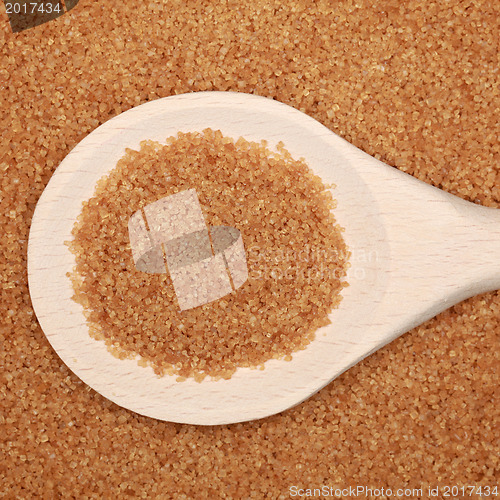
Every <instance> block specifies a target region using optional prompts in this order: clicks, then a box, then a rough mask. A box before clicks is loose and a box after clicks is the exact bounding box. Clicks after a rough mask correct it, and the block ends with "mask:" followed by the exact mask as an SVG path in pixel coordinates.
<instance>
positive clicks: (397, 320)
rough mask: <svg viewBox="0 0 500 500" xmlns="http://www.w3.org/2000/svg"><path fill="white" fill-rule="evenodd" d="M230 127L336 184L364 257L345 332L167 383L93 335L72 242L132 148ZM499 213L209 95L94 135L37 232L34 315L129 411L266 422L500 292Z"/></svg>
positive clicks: (276, 117)
mask: <svg viewBox="0 0 500 500" xmlns="http://www.w3.org/2000/svg"><path fill="white" fill-rule="evenodd" d="M206 127H210V128H212V129H219V130H221V131H222V133H223V134H224V135H227V136H230V137H233V138H238V137H240V136H242V137H244V138H245V139H247V140H250V141H260V140H262V139H265V140H267V141H268V143H269V145H270V146H273V145H276V144H277V143H278V142H279V141H283V142H284V144H285V147H286V148H287V149H288V150H289V151H290V153H291V154H292V155H293V156H294V157H295V158H300V157H304V158H305V160H306V161H307V163H308V164H309V166H310V167H311V168H312V169H313V171H314V172H316V173H317V174H318V175H319V176H320V177H321V178H322V179H323V181H324V182H325V183H326V184H331V183H334V184H335V185H336V186H337V188H336V189H335V191H334V196H335V198H336V199H337V201H338V207H337V208H336V210H335V216H336V218H337V220H338V222H339V223H340V225H341V226H343V227H344V228H345V233H344V237H345V240H346V243H347V245H348V246H349V249H350V250H351V252H352V258H351V263H352V267H351V268H350V269H349V272H348V276H347V280H348V282H349V283H350V286H349V287H348V288H346V289H345V290H344V291H343V300H342V302H341V304H340V308H339V309H337V310H334V311H333V312H332V314H331V320H332V324H331V325H330V326H328V327H325V328H322V329H320V330H319V331H318V332H317V335H316V339H315V340H314V341H313V342H312V343H311V344H310V345H309V346H308V347H307V349H305V350H303V351H300V352H298V353H296V354H294V355H293V360H292V361H288V362H287V361H279V360H271V361H268V362H267V363H266V366H265V369H264V370H255V369H248V368H240V369H238V370H237V372H236V373H235V374H234V375H233V376H232V378H231V379H229V380H219V381H213V380H210V379H207V380H205V381H203V382H202V383H198V382H195V381H194V380H190V379H188V380H187V381H184V382H176V377H175V376H165V377H162V378H159V377H157V376H155V375H154V373H153V371H152V369H150V368H144V367H140V366H138V365H137V362H136V361H134V360H118V359H117V358H115V357H113V356H112V355H111V354H110V353H109V352H108V350H107V349H106V347H105V345H104V343H103V342H99V341H96V340H93V339H92V338H91V337H90V336H89V334H88V327H87V325H86V322H85V318H84V315H83V311H82V308H81V306H80V305H78V304H76V303H75V302H74V301H73V300H72V299H71V296H72V295H73V290H72V286H71V283H70V280H69V278H68V277H67V276H66V273H67V272H68V271H71V270H72V269H73V266H74V256H73V255H72V254H71V253H70V251H69V250H68V248H67V246H66V245H65V244H64V242H65V241H67V240H69V239H71V230H72V227H73V224H74V222H75V220H76V218H77V216H78V215H79V213H80V211H81V207H82V201H84V200H87V199H89V198H90V197H91V196H92V195H93V193H94V188H95V185H96V182H97V180H98V179H100V178H101V177H102V176H103V175H104V174H106V173H108V172H109V171H110V170H112V169H113V168H114V167H115V165H116V163H117V161H118V159H119V158H120V157H121V156H122V155H123V154H124V151H125V148H126V147H128V148H133V149H138V148H139V143H140V142H141V141H143V140H145V139H151V140H155V141H159V142H164V141H165V139H166V138H167V137H169V136H172V135H175V134H176V133H177V132H179V131H183V132H188V131H201V130H203V129H204V128H206ZM499 256H500V211H498V210H495V209H490V208H485V207H481V206H477V205H474V204H472V203H469V202H466V201H463V200H462V199H460V198H457V197H455V196H452V195H450V194H448V193H445V192H443V191H441V190H439V189H437V188H434V187H432V186H429V185H427V184H425V183H423V182H420V181H418V180H416V179H415V178H413V177H411V176H409V175H407V174H404V173H402V172H400V171H399V170H396V169H395V168H391V167H389V166H387V165H385V164H384V163H382V162H380V161H378V160H376V159H374V158H372V157H371V156H369V155H367V154H365V153H363V152H362V151H360V150H359V149H357V148H356V147H354V146H352V145H351V144H349V143H348V142H346V141H345V140H343V139H341V138H340V137H338V136H337V135H335V134H334V133H332V132H331V131H330V130H328V129H327V128H325V127H324V126H323V125H321V124H320V123H318V122H317V121H315V120H314V119H312V118H310V117H309V116H307V115H305V114H303V113H301V112H300V111H297V110H296V109H294V108H291V107H289V106H286V105H284V104H281V103H279V102H276V101H273V100H270V99H266V98H262V97H256V96H253V95H248V94H242V93H230V92H199V93H192V94H185V95H179V96H173V97H167V98H164V99H159V100H156V101H154V102H149V103H147V104H143V105H141V106H138V107H137V108H134V109H131V110H129V111H127V112H125V113H123V114H121V115H120V116H117V117H116V118H113V119H112V120H110V121H108V122H106V123H105V124H104V125H102V126H101V127H99V128H98V129H96V130H95V131H94V132H92V133H91V134H90V135H89V136H87V137H86V138H85V139H84V140H83V141H82V142H81V143H80V144H78V146H76V147H75V148H74V149H73V151H71V153H69V154H68V156H67V157H66V158H65V159H64V161H63V162H62V163H61V165H60V166H59V167H58V169H57V170H56V172H55V173H54V175H53V177H52V179H51V180H50V182H49V183H48V185H47V187H46V189H45V191H44V192H43V194H42V196H41V198H40V200H39V202H38V205H37V207H36V210H35V214H34V217H33V222H32V226H31V231H30V237H29V247H28V274H29V286H30V293H31V298H32V302H33V307H34V309H35V312H36V314H37V317H38V320H39V321H40V324H41V326H42V328H43V330H44V332H45V334H46V336H47V338H48V340H49V342H50V343H51V344H52V346H53V347H54V349H55V350H56V352H57V353H58V354H59V356H60V357H61V358H62V360H63V361H64V362H65V363H66V364H67V365H68V366H69V368H70V369H71V370H72V371H73V372H74V373H75V374H76V375H78V377H80V378H81V379H82V380H83V381H84V382H86V383H87V384H88V385H90V386H91V387H92V388H94V389H95V390H96V391H98V392H99V393H101V394H102V395H103V396H105V397H107V398H109V399H110V400H112V401H114V402H115V403H117V404H118V405H121V406H123V407H125V408H129V409H131V410H133V411H136V412H137V413H140V414H143V415H147V416H150V417H155V418H158V419H162V420H169V421H174V422H184V423H191V424H205V425H209V424H226V423H231V422H240V421H246V420H252V419H257V418H262V417H266V416H268V415H272V414H274V413H277V412H280V411H282V410H285V409H287V408H289V407H291V406H294V405H296V404H298V403H300V402H301V401H303V400H305V399H306V398H308V397H309V396H311V395H312V394H314V393H315V392H316V391H318V390H319V389H321V388H322V387H323V386H325V385H326V384H328V382H330V381H331V380H332V379H334V378H335V377H337V376H338V375H339V374H341V373H342V372H343V371H345V370H347V369H348V368H349V367H351V366H353V365H354V364H355V363H357V362H358V361H360V360H361V359H363V358H364V357H365V356H368V355H369V354H370V353H372V352H374V351H376V350H377V349H379V348H380V347H382V346H384V345H385V344H387V343H388V342H390V341H391V340H393V339H395V338H396V337H398V336H399V335H401V334H402V333H404V332H406V331H408V330H409V329H411V328H413V327H415V326H417V325H419V324H420V323H422V322H424V321H426V320H427V319H429V318H431V317H433V316H434V315H436V314H438V313H439V312H441V311H443V310H444V309H446V308H448V307H450V306H452V305H453V304H456V303H457V302H459V301H461V300H464V299H466V298H468V297H470V296H472V295H476V294H479V293H482V292H487V291H491V290H495V289H497V288H500V263H499Z"/></svg>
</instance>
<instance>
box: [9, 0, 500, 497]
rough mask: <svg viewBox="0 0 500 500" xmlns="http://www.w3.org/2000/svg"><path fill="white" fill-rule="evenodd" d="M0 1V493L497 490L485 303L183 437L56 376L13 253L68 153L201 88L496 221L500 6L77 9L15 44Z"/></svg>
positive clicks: (492, 342) (467, 305)
mask: <svg viewBox="0 0 500 500" xmlns="http://www.w3.org/2000/svg"><path fill="white" fill-rule="evenodd" d="M2 5H3V4H1V3H0V33H1V34H0V60H1V64H0V101H1V105H0V126H1V130H2V133H1V134H0V170H1V172H2V175H1V177H0V185H1V189H0V207H1V210H0V226H1V228H2V231H1V234H0V239H1V252H2V257H1V259H0V266H1V284H0V286H1V294H2V295H1V301H0V304H1V305H0V307H1V312H2V320H1V321H0V342H1V345H2V349H1V352H0V497H2V498H8V499H11V498H23V499H24V498H29V499H31V498H64V499H66V498H76V499H86V498H92V499H94V498H95V499H116V498H120V499H121V498H158V499H176V500H180V499H189V500H191V499H203V498H207V499H216V498H228V499H258V500H261V499H267V498H269V499H287V498H301V497H299V496H298V495H297V496H295V497H291V495H290V493H291V490H290V488H291V487H293V486H297V487H298V488H302V489H307V488H311V489H312V488H320V487H321V486H323V485H326V486H327V487H330V486H331V487H337V488H344V489H345V488H348V487H349V486H351V487H357V486H362V487H363V486H364V487H371V488H374V489H375V488H382V487H384V488H391V489H392V492H393V494H392V496H391V497H389V498H397V497H396V496H395V494H396V491H397V490H398V489H399V488H412V489H420V488H422V492H421V494H419V493H418V492H415V494H412V495H405V496H400V497H399V498H410V499H417V498H429V495H428V488H429V487H431V488H436V487H438V486H439V487H440V488H443V489H440V491H439V496H438V497H434V498H461V499H463V498H465V499H466V498H480V495H479V494H478V491H477V490H475V492H474V493H473V494H471V495H470V497H469V496H468V494H467V493H465V494H462V493H461V492H460V493H459V494H458V495H456V496H450V497H444V493H445V491H444V487H445V486H449V487H453V486H458V487H461V486H467V485H476V486H482V487H483V491H482V498H488V497H487V496H486V494H485V492H486V491H487V489H486V487H490V488H493V487H494V486H496V485H499V481H500V479H499V477H500V458H499V449H500V393H499V392H500V391H499V387H500V359H499V355H500V354H499V353H500V349H499V338H500V337H499V336H500V294H499V293H498V292H496V293H489V294H484V295H482V296H479V297H475V298H472V299H470V300H467V301H465V302H463V303H461V304H459V305H457V306H455V307H453V308H451V309H450V310H448V311H446V312H444V313H442V314H440V315H439V316H438V317H437V318H435V319H433V320H431V321H428V322H427V323H426V324H424V325H422V326H420V327H419V328H415V329H414V330H412V331H411V332H408V333H407V334H405V335H403V336H402V337H400V338H398V339H397V340H395V341H394V342H392V343H391V344H389V345H388V346H386V347H385V348H383V349H381V350H380V351H378V352H376V353H375V354H373V355H371V356H369V357H368V358H366V359H365V360H363V361H362V362H361V363H359V364H357V365H356V366H354V367H353V368H351V369H350V370H348V371H347V372H346V373H345V374H343V375H342V376H341V377H339V378H337V379H336V380H334V381H333V382H332V383H330V384H329V385H328V386H326V387H325V388H324V389H322V390H321V391H320V392H319V393H318V394H316V395H315V396H314V397H312V398H310V399H309V400H307V401H305V402H303V403H302V404H300V405H298V406H297V407H295V408H292V409H290V410H288V411H285V412H283V413H281V414H279V415H276V416H274V417H271V418H266V419H263V420H260V421H255V422H249V423H243V424H235V425H225V426H217V427H196V426H189V425H176V424H170V423H167V422H160V421H156V420H152V419H150V418H146V417H141V416H139V415H136V414H134V413H132V412H130V411H127V410H124V409H122V408H119V407H117V406H116V405H114V404H112V403H110V402H109V401H108V400H106V399H104V398H103V397H101V396H100V395H99V394H96V393H95V392H94V391H93V390H91V389H89V388H88V387H87V386H86V385H85V384H84V383H82V382H81V381H80V380H79V379H78V378H77V377H76V376H74V375H73V374H72V373H71V372H70V371H69V370H68V369H67V368H66V367H65V366H64V364H63V363H62V362H61V361H60V359H59V358H58V356H57V355H56V354H55V353H54V351H53V350H52V349H51V347H50V345H49V343H48V341H47V340H46V338H45V336H44V334H43V332H42V331H41V329H40V327H39V325H38V323H37V320H36V317H35V315H34V312H33V309H32V307H31V303H30V297H29V292H28V286H27V270H26V269H27V262H26V255H27V240H28V233H29V227H30V222H31V217H32V214H33V211H34V208H35V204H36V202H37V200H38V198H39V197H40V195H41V193H42V191H43V189H44V187H45V186H46V184H47V182H48V181H49V179H50V176H51V175H52V173H53V172H54V169H55V168H56V167H57V165H58V164H59V163H60V162H61V161H62V160H63V158H64V157H65V156H66V155H67V154H68V153H69V152H70V151H71V149H72V148H73V147H74V146H75V145H76V144H77V143H78V142H79V141H80V140H82V139H83V138H84V137H86V136H87V135H88V134H89V133H90V132H91V131H92V130H94V129H95V128H96V127H97V126H98V125H100V124H101V123H103V122H105V121H106V120H108V119H109V118H111V117H113V116H115V115H117V114H118V113H121V112H122V111H125V110H127V109H129V108H131V107H132V106H136V105H138V104H141V103H144V102H146V101H150V100H154V99H157V98H159V97H164V96H168V95H173V94H180V93H185V92H193V91H200V90H230V91H242V92H249V93H255V94H259V95H263V96H266V97H270V98H274V99H277V100H279V101H282V102H284V103H286V104H289V105H291V106H294V107H295V108H297V109H301V110H303V111H304V112H306V113H307V114H309V115H311V116H312V117H314V118H316V119H317V120H319V121H320V122H321V123H323V124H324V125H325V126H326V127H328V128H330V129H331V130H332V131H334V132H336V133H337V134H339V135H341V136H342V137H344V138H345V139H347V140H348V141H350V142H351V143H353V144H354V145H356V146H358V147H360V148H361V149H363V150H364V151H366V152H367V153H369V154H371V155H374V156H376V157H378V158H380V159H382V160H383V161H385V162H386V163H388V164H389V165H392V166H394V167H395V168H398V169H401V170H403V171H405V172H408V173H409V174H411V175H413V176H415V177H417V178H419V179H421V180H423V181H425V182H428V183H430V184H433V185H435V186H437V187H440V188H442V189H444V190H445V191H448V192H451V193H453V194H456V195H458V196H460V197H461V198H464V199H466V200H469V201H473V202H477V203H481V204H483V205H486V206H490V207H497V208H498V207H500V173H499V167H498V166H499V160H500V145H499V143H498V137H499V136H500V122H499V120H498V116H499V115H500V95H499V89H500V72H499V71H498V62H499V60H498V54H499V53H500V33H499V26H498V19H499V16H500V4H499V3H498V2H494V1H491V0H449V1H447V2H430V1H427V0H411V1H409V2H401V1H400V0H387V1H384V2H373V1H368V0H358V1H356V2H354V1H348V0H345V1H339V2H326V1H323V0H319V1H317V2H299V1H295V0H290V1H289V2H269V1H268V0H266V1H264V0H251V1H250V0H241V1H240V2H228V3H223V2H209V1H200V0H184V1H182V2H180V1H175V2H166V3H160V2H155V1H152V2H143V1H138V0H128V1H127V2H104V1H102V2H91V1H89V0H80V2H78V4H77V5H76V6H75V7H74V8H73V9H72V10H71V11H70V12H69V13H67V14H64V15H62V16H61V17H59V18H58V19H56V20H54V21H50V22H49V23H47V24H43V25H41V26H38V27H36V28H32V29H30V30H27V31H24V32H20V33H16V34H13V33H11V31H10V27H9V24H8V21H7V16H6V14H5V10H4V8H3V6H2ZM172 404H175V402H172ZM323 497H324V495H323ZM339 497H341V496H340V495H334V496H330V498H339ZM343 497H344V498H352V496H351V497H348V496H347V495H345V494H344V495H343ZM366 497H367V495H363V494H360V495H359V496H358V497H357V498H366ZM384 497H385V498H388V496H387V495H379V496H378V497H377V496H371V497H368V498H372V499H373V498H384ZM304 498H305V497H304ZM316 498H321V497H320V496H316ZM489 498H495V497H494V496H493V495H490V496H489Z"/></svg>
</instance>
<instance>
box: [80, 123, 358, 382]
mask: <svg viewBox="0 0 500 500" xmlns="http://www.w3.org/2000/svg"><path fill="white" fill-rule="evenodd" d="M278 147H279V150H278V151H277V152H271V151H270V150H269V149H268V148H267V147H266V146H265V145H264V144H257V143H253V142H248V141H246V140H245V139H243V138H239V139H238V140H237V141H236V142H235V141H234V140H233V139H230V138H227V137H224V136H223V135H222V134H221V133H220V132H219V131H213V130H211V129H206V130H204V131H203V133H180V134H179V135H178V136H177V137H171V138H169V139H168V140H167V144H166V145H164V146H162V145H160V144H159V143H157V142H152V141H147V142H143V143H142V145H141V148H140V151H133V150H128V151H127V153H126V155H125V156H124V157H123V158H122V159H121V160H120V161H119V162H118V164H117V166H116V167H115V168H114V169H113V171H112V172H111V173H110V174H109V175H108V176H106V177H105V178H103V179H101V181H99V183H98V186H97V189H96V192H95V195H94V196H93V197H92V198H91V199H90V200H89V201H88V202H85V203H84V206H83V209H82V213H81V215H80V217H79V220H78V222H77V224H76V225H75V228H74V230H73V235H74V239H73V240H72V241H71V243H70V248H71V251H72V252H73V253H74V254H75V256H76V269H75V276H74V279H73V282H74V287H75V291H76V294H75V300H76V301H77V302H79V303H80V304H82V305H83V306H84V308H85V313H86V316H87V320H88V323H89V325H90V330H91V335H92V336H93V337H95V338H97V339H102V340H104V341H105V342H106V344H107V345H108V346H109V347H110V348H112V349H113V352H115V353H116V355H117V356H119V357H127V356H128V357H134V356H135V355H137V354H139V355H140V356H141V358H142V360H143V362H145V363H149V364H151V365H152V366H153V368H154V370H155V372H156V373H157V374H164V373H177V374H179V375H180V376H182V377H188V376H194V377H195V378H196V379H197V380H201V379H202V378H203V376H204V375H207V374H208V375H211V376H213V377H216V378H217V377H224V378H228V377H230V376H231V374H232V373H234V371H235V370H236V368H237V367H238V366H260V365H263V363H264V362H265V361H266V360H268V359H271V358H283V357H289V356H290V355H291V353H293V352H294V351H297V350H299V349H303V348H305V346H306V345H307V344H308V343H309V342H310V341H311V340H312V339H313V338H314V334H315V331H316V330H317V329H318V328H319V327H321V326H325V325H327V324H329V323H330V320H329V319H328V314H329V313H330V312H331V310H332V309H333V308H334V307H335V306H336V305H337V304H338V302H339V301H340V298H341V296H340V295H339V293H340V291H341V289H342V287H343V286H346V285H347V283H346V282H344V281H343V278H344V276H345V274H346V267H347V259H348V251H347V248H346V246H345V243H344V241H343V239H342V235H341V229H340V228H339V227H338V225H336V222H335V218H334V216H333V213H332V211H331V210H332V209H333V208H334V202H333V199H332V194H331V192H330V191H329V190H327V189H326V188H325V186H324V185H323V183H322V182H321V179H319V177H317V176H315V175H314V174H313V173H312V172H311V171H310V169H309V168H308V166H307V165H306V163H305V162H304V161H302V160H294V159H293V158H292V157H291V156H290V154H289V153H288V152H287V151H286V150H285V149H284V148H283V147H282V146H281V145H278ZM189 189H195V190H196V193H197V195H198V198H199V202H200V204H201V207H202V209H203V215H204V218H205V222H206V224H208V226H229V227H234V228H237V229H238V230H239V231H240V232H241V234H242V238H243V241H244V246H245V249H246V261H247V267H248V279H247V280H246V282H245V283H244V284H243V286H242V287H241V288H239V289H238V290H235V291H234V292H233V293H230V294H227V295H225V296H224V297H222V298H220V299H218V300H215V301H211V302H209V303H207V304H204V305H201V306H198V307H194V308H190V309H187V310H180V309H179V304H178V297H176V290H175V288H174V285H173V283H172V279H170V277H169V274H168V273H167V271H166V269H164V272H163V273H160V274H146V273H145V272H142V271H140V270H138V269H137V268H136V266H135V265H134V260H133V258H132V252H131V248H130V247H131V243H130V241H131V239H130V236H129V226H128V221H129V219H130V217H131V216H132V214H134V213H135V212H136V211H137V210H140V209H141V208H144V207H146V206H147V205H149V204H150V203H152V202H155V201H157V200H159V199H163V198H165V197H168V196H170V195H173V194H175V193H180V192H186V191H187V190H189ZM197 286H198V285H197Z"/></svg>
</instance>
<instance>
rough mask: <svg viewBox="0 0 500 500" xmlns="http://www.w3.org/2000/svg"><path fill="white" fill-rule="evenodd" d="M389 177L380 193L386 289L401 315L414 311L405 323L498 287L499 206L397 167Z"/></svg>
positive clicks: (422, 318) (499, 270)
mask: <svg viewBox="0 0 500 500" xmlns="http://www.w3.org/2000/svg"><path fill="white" fill-rule="evenodd" d="M394 174H396V175H394ZM400 174H401V175H402V176H404V178H405V180H406V184H403V183H402V182H401V179H398V177H400ZM391 177H392V179H391V180H393V181H395V184H393V185H392V186H388V185H387V184H386V187H387V191H386V192H385V193H384V192H380V193H379V195H378V196H379V202H380V204H381V206H382V207H383V217H384V218H385V222H386V231H387V235H386V238H387V240H388V241H389V242H391V243H390V244H391V250H390V260H391V262H390V264H389V269H390V270H389V274H390V278H389V280H388V282H389V284H388V287H387V289H386V293H387V294H389V295H392V297H390V300H389V302H390V304H391V305H390V306H389V307H393V306H394V304H397V306H398V308H400V310H401V314H402V315H408V313H410V314H409V315H410V316H412V315H413V318H414V321H412V322H411V323H410V324H407V325H406V329H408V328H409V327H411V326H416V325H417V324H420V323H422V322H423V321H425V320H426V319H430V318H431V317H433V316H435V315H436V314H438V313H440V312H442V311H443V310H444V309H447V308H448V307H451V306H452V305H454V304H456V303H458V302H460V301H462V300H465V299H467V298H469V297H472V296H474V295H477V294H480V293H484V292H489V291H492V290H497V289H499V288H500V261H499V257H500V210H498V209H494V208H487V207H483V206H479V205H476V204H474V203H470V202H467V201H465V200H462V199H461V198H458V197H457V196H454V195H451V194H449V193H446V192H444V191H442V190H440V189H437V188H435V187H432V186H429V185H428V184H425V183H423V182H421V181H418V180H417V179H414V178H413V177H409V176H408V175H406V174H403V173H401V172H399V171H397V172H392V175H391ZM388 184H391V181H389V182H388ZM396 186H398V189H396ZM382 191H385V190H382ZM389 192H390V193H391V196H390V197H389V196H388V193H389ZM385 313H387V314H390V312H389V310H386V311H385ZM412 313H413V314H412ZM392 315H394V311H392ZM407 317H408V316H407Z"/></svg>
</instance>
